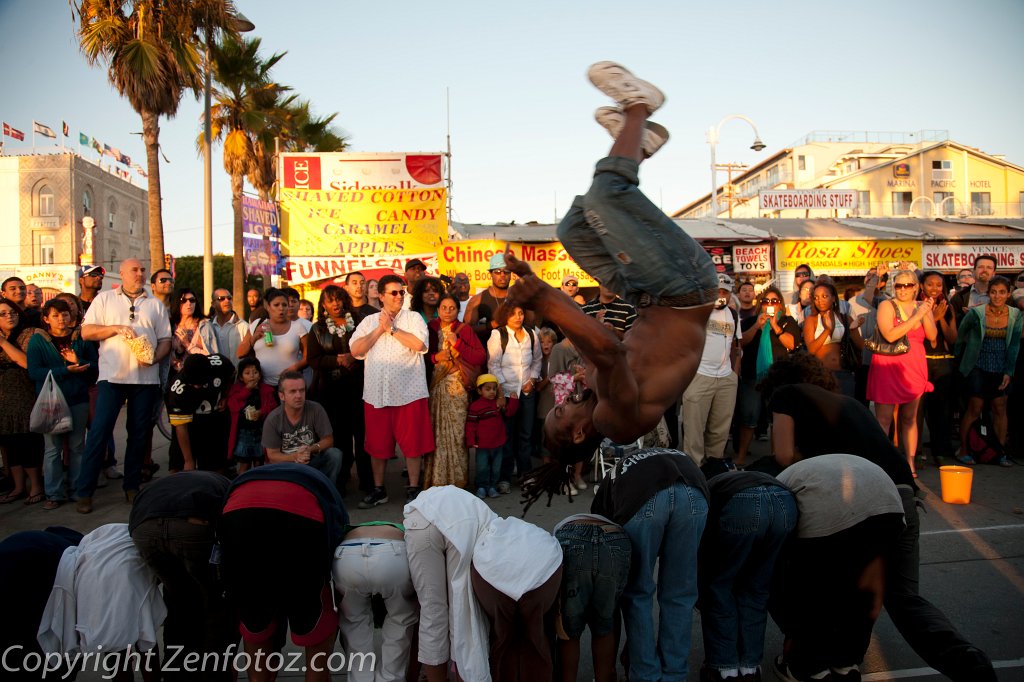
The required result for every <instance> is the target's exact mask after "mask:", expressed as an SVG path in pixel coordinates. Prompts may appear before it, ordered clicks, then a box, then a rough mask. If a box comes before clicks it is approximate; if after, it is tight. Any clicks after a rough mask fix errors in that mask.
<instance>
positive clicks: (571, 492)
mask: <svg viewBox="0 0 1024 682" xmlns="http://www.w3.org/2000/svg"><path fill="white" fill-rule="evenodd" d="M562 494H563V495H568V496H569V497H576V496H577V495H579V494H580V493H579V491H578V490H576V486H574V485H573V484H572V483H569V484H568V485H563V486H562Z"/></svg>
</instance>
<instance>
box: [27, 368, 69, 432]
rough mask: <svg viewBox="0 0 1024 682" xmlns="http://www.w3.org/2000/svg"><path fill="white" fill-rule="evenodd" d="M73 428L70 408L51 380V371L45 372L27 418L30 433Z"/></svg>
mask: <svg viewBox="0 0 1024 682" xmlns="http://www.w3.org/2000/svg"><path fill="white" fill-rule="evenodd" d="M72 428H73V423H72V420H71V409H70V408H69V407H68V401H67V400H65V399H64V394H63V393H61V390H60V386H58V385H57V382H56V381H54V380H53V371H52V370H51V371H50V372H48V373H47V375H46V379H44V380H43V388H42V390H41V391H39V397H37V398H36V404H35V405H33V406H32V412H31V414H30V415H29V418H28V429H29V431H31V432H32V433H67V432H68V431H70V430H71V429H72Z"/></svg>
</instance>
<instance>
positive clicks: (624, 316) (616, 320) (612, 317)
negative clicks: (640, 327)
mask: <svg viewBox="0 0 1024 682" xmlns="http://www.w3.org/2000/svg"><path fill="white" fill-rule="evenodd" d="M602 310H603V311H605V312H604V321H605V322H609V323H611V325H612V326H613V327H615V329H616V331H619V332H622V333H623V334H625V333H626V332H628V331H629V329H630V327H632V326H633V323H634V322H635V321H636V308H634V307H633V306H631V305H630V304H628V303H626V302H625V301H623V300H622V299H621V298H619V297H618V296H616V297H615V300H613V301H612V302H611V303H601V297H600V296H598V297H596V298H594V299H593V300H592V301H587V302H586V303H585V304H584V305H583V312H585V313H586V314H587V315H590V316H591V317H597V314H598V312H600V311H602Z"/></svg>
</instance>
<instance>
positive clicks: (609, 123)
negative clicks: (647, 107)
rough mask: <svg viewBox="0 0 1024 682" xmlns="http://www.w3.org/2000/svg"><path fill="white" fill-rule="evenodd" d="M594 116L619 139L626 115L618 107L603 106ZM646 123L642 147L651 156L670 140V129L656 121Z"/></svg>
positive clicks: (646, 154) (645, 153)
mask: <svg viewBox="0 0 1024 682" xmlns="http://www.w3.org/2000/svg"><path fill="white" fill-rule="evenodd" d="M594 118H595V119H596V120H597V122H598V123H600V124H601V125H602V126H603V127H604V128H605V130H607V131H608V134H609V135H611V136H612V139H613V140H617V139H619V134H620V133H621V132H622V127H623V126H624V125H626V115H625V114H624V113H622V109H619V108H618V107H601V108H600V109H598V110H597V111H595V112H594ZM644 125H645V126H646V127H645V129H644V139H643V140H642V141H641V142H640V147H641V148H642V149H643V150H644V155H645V156H647V157H648V158H649V157H651V156H654V152H656V151H658V150H659V149H661V148H662V146H664V144H665V143H666V142H668V131H667V130H666V129H665V126H663V125H660V124H658V123H655V122H654V121H647V123H645V124H644Z"/></svg>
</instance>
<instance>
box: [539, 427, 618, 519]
mask: <svg viewBox="0 0 1024 682" xmlns="http://www.w3.org/2000/svg"><path fill="white" fill-rule="evenodd" d="M602 440H604V436H603V435H601V434H600V433H597V432H596V431H594V432H592V433H591V434H590V435H589V436H587V437H586V438H585V439H584V440H583V441H582V442H580V443H565V444H559V443H555V442H552V441H550V440H549V441H547V442H546V443H545V445H546V446H547V448H548V450H549V451H551V454H552V458H551V461H550V462H548V463H547V464H542V465H540V466H539V467H537V468H535V469H533V470H531V471H528V472H527V473H526V475H525V476H523V480H522V482H521V483H520V486H519V487H520V489H521V490H522V491H523V497H522V499H521V500H520V503H521V504H523V505H526V506H525V507H523V516H524V517H525V516H526V512H528V511H529V510H530V507H532V506H533V503H534V502H536V501H537V500H539V499H540V497H541V495H543V494H545V493H547V496H548V503H547V506H548V507H550V506H551V500H552V499H553V498H554V496H555V495H561V494H562V493H563V492H565V491H566V490H567V489H568V486H570V485H572V484H573V482H572V481H573V467H574V466H575V465H576V464H577V463H578V462H583V461H586V460H588V459H590V458H591V457H592V456H593V454H594V451H595V450H596V449H597V447H598V446H599V445H600V444H601V441H602ZM569 502H572V495H570V496H569Z"/></svg>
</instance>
